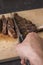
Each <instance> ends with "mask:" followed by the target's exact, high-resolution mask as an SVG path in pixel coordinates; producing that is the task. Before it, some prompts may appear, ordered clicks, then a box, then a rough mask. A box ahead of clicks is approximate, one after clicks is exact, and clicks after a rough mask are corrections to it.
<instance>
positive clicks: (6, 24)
mask: <svg viewBox="0 0 43 65" xmlns="http://www.w3.org/2000/svg"><path fill="white" fill-rule="evenodd" d="M0 32H2V33H3V34H4V35H9V36H10V37H13V38H17V35H16V32H15V30H14V22H13V20H12V18H10V17H8V18H5V16H4V15H2V18H1V19H0Z"/></svg>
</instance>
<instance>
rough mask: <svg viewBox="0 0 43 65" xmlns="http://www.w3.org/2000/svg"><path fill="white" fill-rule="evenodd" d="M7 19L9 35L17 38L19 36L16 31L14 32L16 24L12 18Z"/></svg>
mask: <svg viewBox="0 0 43 65" xmlns="http://www.w3.org/2000/svg"><path fill="white" fill-rule="evenodd" d="M7 19H8V24H7V29H8V35H9V36H11V37H13V38H16V37H17V35H16V33H15V30H14V22H13V20H12V19H11V18H10V17H8V18H7Z"/></svg>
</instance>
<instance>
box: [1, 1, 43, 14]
mask: <svg viewBox="0 0 43 65" xmlns="http://www.w3.org/2000/svg"><path fill="white" fill-rule="evenodd" d="M37 8H43V0H0V14H1V13H7V12H14V11H21V10H30V9H37Z"/></svg>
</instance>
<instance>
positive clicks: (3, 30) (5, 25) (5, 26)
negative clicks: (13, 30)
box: [2, 15, 7, 34]
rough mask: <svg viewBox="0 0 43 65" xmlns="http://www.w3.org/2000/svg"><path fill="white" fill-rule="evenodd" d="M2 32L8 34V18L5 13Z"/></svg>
mask: <svg viewBox="0 0 43 65" xmlns="http://www.w3.org/2000/svg"><path fill="white" fill-rule="evenodd" d="M2 23H3V25H2V33H3V34H7V19H6V18H5V16H4V15H2Z"/></svg>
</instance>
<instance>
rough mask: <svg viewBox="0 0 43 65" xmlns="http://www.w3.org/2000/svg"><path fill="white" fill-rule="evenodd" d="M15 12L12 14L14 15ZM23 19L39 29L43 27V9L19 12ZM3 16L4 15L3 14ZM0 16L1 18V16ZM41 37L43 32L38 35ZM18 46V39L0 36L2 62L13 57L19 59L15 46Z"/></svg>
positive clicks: (0, 57) (9, 14)
mask: <svg viewBox="0 0 43 65" xmlns="http://www.w3.org/2000/svg"><path fill="white" fill-rule="evenodd" d="M13 13H14V12H12V14H13ZM17 13H18V14H19V15H20V16H22V17H23V18H26V19H28V20H30V21H32V22H33V23H34V24H36V26H37V27H39V26H42V25H43V8H40V9H34V10H26V11H19V12H17ZM12 14H11V13H8V14H4V15H5V16H6V17H8V16H9V17H10V16H11V15H12ZM2 15H3V14H2ZM2 15H0V18H1V16H2ZM38 35H39V36H40V37H42V38H43V32H41V33H38ZM17 44H18V39H13V38H11V37H9V36H6V35H5V36H4V35H3V34H0V60H3V59H8V58H12V57H17V56H18V55H17V53H16V51H15V46H16V45H17Z"/></svg>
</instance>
